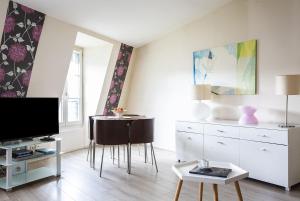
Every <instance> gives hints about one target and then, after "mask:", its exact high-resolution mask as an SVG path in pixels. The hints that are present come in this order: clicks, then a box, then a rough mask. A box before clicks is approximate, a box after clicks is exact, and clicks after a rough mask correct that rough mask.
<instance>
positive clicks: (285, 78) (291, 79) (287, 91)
mask: <svg viewBox="0 0 300 201" xmlns="http://www.w3.org/2000/svg"><path fill="white" fill-rule="evenodd" d="M275 81H276V94H277V95H286V102H285V123H284V124H281V125H279V126H280V127H283V128H288V127H295V126H294V125H289V124H288V104H289V95H298V94H300V75H278V76H276V78H275Z"/></svg>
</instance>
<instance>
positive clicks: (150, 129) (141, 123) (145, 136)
mask: <svg viewBox="0 0 300 201" xmlns="http://www.w3.org/2000/svg"><path fill="white" fill-rule="evenodd" d="M153 133H154V119H138V120H134V121H132V123H131V126H130V143H131V144H141V143H151V142H153V140H154V134H153Z"/></svg>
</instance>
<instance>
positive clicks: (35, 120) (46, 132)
mask: <svg viewBox="0 0 300 201" xmlns="http://www.w3.org/2000/svg"><path fill="white" fill-rule="evenodd" d="M58 107H59V100H58V98H0V141H8V140H17V139H22V138H28V137H40V136H50V135H53V134H58V133H59V120H58V109H59V108H58Z"/></svg>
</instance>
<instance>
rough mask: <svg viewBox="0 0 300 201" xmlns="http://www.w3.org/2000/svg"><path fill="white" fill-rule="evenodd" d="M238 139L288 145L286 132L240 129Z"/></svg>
mask: <svg viewBox="0 0 300 201" xmlns="http://www.w3.org/2000/svg"><path fill="white" fill-rule="evenodd" d="M240 138H241V139H245V140H253V141H258V142H268V143H275V144H282V145H288V132H287V131H279V130H269V129H257V128H240Z"/></svg>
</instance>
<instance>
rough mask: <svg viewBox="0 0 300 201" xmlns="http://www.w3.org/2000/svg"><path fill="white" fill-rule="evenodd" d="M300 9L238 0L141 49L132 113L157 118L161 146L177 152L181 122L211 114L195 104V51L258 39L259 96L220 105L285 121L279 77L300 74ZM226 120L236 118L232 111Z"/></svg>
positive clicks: (296, 111)
mask: <svg viewBox="0 0 300 201" xmlns="http://www.w3.org/2000/svg"><path fill="white" fill-rule="evenodd" d="M299 10H300V1H298V0H285V1H282V0H248V1H247V0H235V1H233V2H232V3H230V4H228V5H226V6H224V7H222V8H220V9H218V10H217V11H216V12H214V13H211V14H209V15H207V16H205V17H204V18H201V19H199V20H198V21H195V22H193V23H191V24H189V25H187V26H185V27H183V28H181V29H179V30H177V31H176V32H173V33H171V34H169V35H167V36H165V37H163V38H161V39H159V40H157V41H154V42H152V43H150V44H148V45H145V46H144V47H141V48H139V49H138V50H137V55H136V62H135V67H134V71H133V76H132V80H131V89H130V95H129V98H128V109H129V111H130V112H132V113H141V114H146V115H149V116H154V117H155V118H156V127H155V141H156V143H155V144H156V146H158V147H162V148H166V149H170V150H174V149H175V146H174V144H175V143H174V132H175V128H174V123H175V120H176V119H185V118H190V117H191V116H192V114H193V113H194V111H198V112H199V113H201V111H203V112H204V113H206V111H207V110H206V109H205V108H204V106H203V105H201V104H198V105H197V107H198V108H197V109H195V106H196V105H195V104H194V103H193V102H192V101H191V90H190V89H191V85H192V83H193V82H192V80H193V72H192V66H193V64H192V52H193V51H195V50H201V49H205V48H210V47H216V46H221V45H224V44H228V43H231V42H235V41H244V40H248V39H257V40H258V66H257V70H258V73H257V74H258V76H257V79H258V80H257V85H258V87H257V92H258V94H257V95H254V96H217V97H214V101H215V102H216V103H219V104H223V105H230V106H232V108H235V109H236V106H238V105H252V106H254V107H257V108H258V112H257V117H258V119H259V121H263V122H282V121H283V120H284V112H283V111H284V107H285V98H284V97H283V96H276V95H274V76H275V75H278V74H300V51H299V47H300V37H299V36H300V26H299V22H300V12H299ZM228 73H230V72H228ZM299 102H300V96H293V97H291V98H290V110H291V112H290V120H291V122H295V123H299V124H300V107H299ZM235 113H236V111H232V114H235ZM199 116H201V114H199ZM204 116H205V115H204ZM225 117H226V118H236V117H234V116H232V115H231V112H228V113H227V115H226V116H225Z"/></svg>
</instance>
